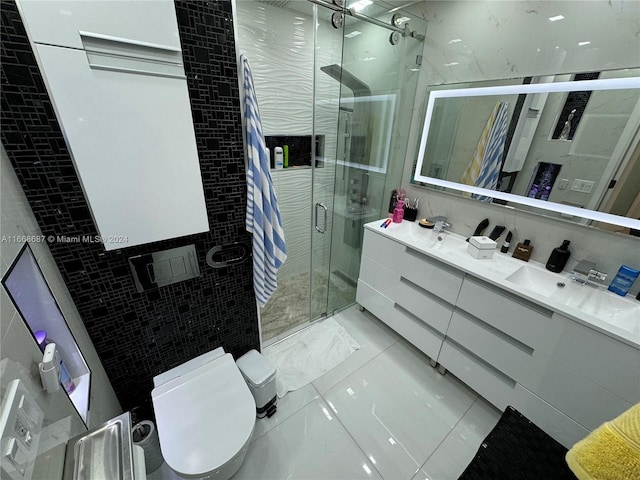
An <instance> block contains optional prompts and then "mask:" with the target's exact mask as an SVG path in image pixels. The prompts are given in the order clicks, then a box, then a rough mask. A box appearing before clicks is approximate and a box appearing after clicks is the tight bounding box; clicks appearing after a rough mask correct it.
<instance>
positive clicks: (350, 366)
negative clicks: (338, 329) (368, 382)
mask: <svg viewBox="0 0 640 480" xmlns="http://www.w3.org/2000/svg"><path fill="white" fill-rule="evenodd" d="M333 318H334V319H335V320H336V321H337V322H338V323H339V324H340V325H342V326H343V327H344V328H345V330H346V331H347V332H348V333H349V335H351V336H352V337H353V338H354V339H355V341H356V342H358V343H359V344H360V350H357V351H355V352H354V353H352V354H351V355H350V356H349V358H347V359H346V360H345V361H344V362H342V363H341V364H340V365H338V366H337V367H336V368H334V369H332V370H331V371H329V372H327V373H326V374H324V375H323V376H321V377H320V378H318V379H316V380H314V381H313V385H314V386H315V387H316V389H317V390H318V392H320V394H324V393H325V392H326V391H328V390H329V389H330V388H331V387H333V386H334V385H336V384H337V383H338V382H340V381H342V380H344V379H345V378H346V377H348V376H349V375H351V374H352V373H353V372H355V371H356V370H358V369H359V368H360V367H362V366H363V365H365V364H366V363H367V362H369V361H371V360H372V359H373V358H375V357H376V356H377V355H379V354H380V353H381V352H383V351H384V350H386V349H387V348H389V347H390V346H391V345H393V344H394V343H396V342H398V341H399V340H400V341H403V340H401V338H400V337H399V336H398V334H397V333H395V332H394V331H393V330H391V329H390V328H389V327H387V326H386V325H385V324H384V323H382V322H381V321H380V320H378V319H377V318H376V317H374V316H373V315H372V314H370V313H369V312H361V311H360V310H359V309H358V307H357V306H353V307H350V308H348V309H346V310H343V311H342V312H339V313H337V314H336V315H335V316H334V317H333Z"/></svg>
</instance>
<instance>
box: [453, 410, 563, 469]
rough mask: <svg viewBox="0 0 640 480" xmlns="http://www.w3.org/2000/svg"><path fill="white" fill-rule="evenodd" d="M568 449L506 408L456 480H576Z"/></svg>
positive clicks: (517, 413) (515, 411) (516, 412)
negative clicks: (568, 462) (566, 457)
mask: <svg viewBox="0 0 640 480" xmlns="http://www.w3.org/2000/svg"><path fill="white" fill-rule="evenodd" d="M566 453H567V449H566V448H564V447H563V446H562V445H560V444H559V443H558V442H556V441H555V440H554V439H553V438H551V437H550V436H549V435H547V434H546V433H545V432H544V431H543V430H542V429H540V428H539V427H538V426H536V425H534V424H533V423H531V422H530V421H529V420H528V419H527V418H526V417H525V416H524V415H522V414H521V413H520V412H518V411H517V410H515V409H514V408H513V407H507V408H506V410H505V411H504V413H503V414H502V417H500V420H499V421H498V424H497V425H496V426H495V427H494V428H493V430H492V431H491V433H490V434H489V435H488V436H487V438H485V439H484V441H483V442H482V445H480V448H479V449H478V453H476V456H475V457H474V459H473V460H472V461H471V463H470V464H469V465H468V466H467V468H466V470H465V471H464V472H463V473H462V475H461V476H460V478H459V480H498V479H499V480H576V477H575V475H573V473H572V472H571V470H570V469H569V467H568V466H567V463H566V462H565V460H564V456H565V455H566Z"/></svg>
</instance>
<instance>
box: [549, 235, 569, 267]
mask: <svg viewBox="0 0 640 480" xmlns="http://www.w3.org/2000/svg"><path fill="white" fill-rule="evenodd" d="M570 243H571V242H570V241H569V240H563V241H562V245H560V246H559V247H556V248H554V249H553V252H551V255H549V260H547V264H546V265H545V267H546V268H547V270H549V271H550V272H555V273H559V272H561V271H562V269H563V268H564V266H565V265H566V264H567V260H569V257H570V256H571V252H570V251H569V244H570Z"/></svg>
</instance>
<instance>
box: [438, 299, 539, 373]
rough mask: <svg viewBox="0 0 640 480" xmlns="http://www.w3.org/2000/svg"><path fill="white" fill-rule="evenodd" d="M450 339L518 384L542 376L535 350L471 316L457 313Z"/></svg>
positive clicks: (455, 313) (448, 331)
mask: <svg viewBox="0 0 640 480" xmlns="http://www.w3.org/2000/svg"><path fill="white" fill-rule="evenodd" d="M447 337H450V338H452V339H453V340H455V341H456V342H457V343H458V344H460V345H462V346H464V347H465V348H466V349H468V350H469V351H471V352H473V353H474V354H475V355H477V356H478V357H480V358H482V359H483V360H484V361H485V362H487V363H488V364H490V365H491V366H493V367H495V368H496V369H497V370H499V371H501V372H502V373H504V374H505V375H507V376H509V377H511V378H513V379H514V380H516V381H518V382H522V381H523V379H525V378H526V379H530V378H537V376H538V375H537V373H536V372H537V370H538V369H537V368H536V358H535V357H534V356H533V349H532V348H531V347H528V346H527V345H525V344H523V343H522V342H520V341H519V340H517V339H515V338H513V337H510V336H509V335H507V334H505V333H504V332H502V331H500V330H497V329H496V328H495V327H492V326H491V325H489V324H487V323H485V322H483V321H482V320H479V319H477V318H474V317H472V316H471V315H468V314H466V313H464V312H461V311H458V310H456V311H455V312H454V313H453V316H452V317H451V323H450V324H449V329H448V330H447ZM446 366H447V365H445V367H446Z"/></svg>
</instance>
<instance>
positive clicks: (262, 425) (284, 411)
mask: <svg viewBox="0 0 640 480" xmlns="http://www.w3.org/2000/svg"><path fill="white" fill-rule="evenodd" d="M318 397H319V394H318V391H317V390H316V389H315V388H314V386H313V385H311V384H308V385H305V386H304V387H302V388H299V389H298V390H295V391H293V392H289V393H287V394H286V395H285V396H284V397H283V398H279V399H278V404H277V407H278V408H277V410H276V413H275V414H273V416H272V417H271V418H267V417H264V418H258V419H256V426H255V428H254V429H253V437H252V438H251V441H252V442H255V441H256V440H257V439H258V438H260V437H261V436H262V435H264V434H265V433H267V432H268V431H269V430H271V429H272V428H275V427H277V426H278V425H280V424H282V422H284V421H285V420H286V419H288V418H289V417H290V416H291V415H293V414H295V413H296V412H298V411H299V410H300V409H302V408H303V407H305V406H306V405H308V404H309V403H310V402H312V401H313V400H315V399H317V398H318Z"/></svg>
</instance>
